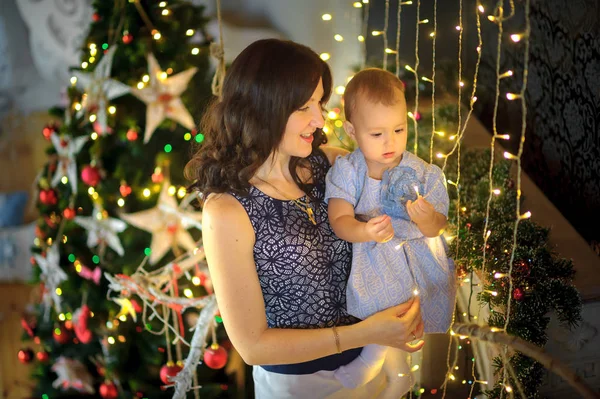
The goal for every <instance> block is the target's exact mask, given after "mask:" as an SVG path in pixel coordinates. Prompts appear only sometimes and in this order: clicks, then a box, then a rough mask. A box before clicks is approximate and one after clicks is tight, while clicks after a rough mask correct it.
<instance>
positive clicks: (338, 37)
mask: <svg viewBox="0 0 600 399" xmlns="http://www.w3.org/2000/svg"><path fill="white" fill-rule="evenodd" d="M333 38H334V39H335V41H337V42H341V41H344V36H342V35H335V36H333Z"/></svg>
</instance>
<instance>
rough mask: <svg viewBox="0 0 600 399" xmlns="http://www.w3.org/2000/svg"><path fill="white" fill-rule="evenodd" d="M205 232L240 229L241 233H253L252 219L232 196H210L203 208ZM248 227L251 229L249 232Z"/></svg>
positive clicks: (220, 194) (222, 194) (221, 194)
mask: <svg viewBox="0 0 600 399" xmlns="http://www.w3.org/2000/svg"><path fill="white" fill-rule="evenodd" d="M202 224H203V230H205V229H207V228H208V229H211V230H218V231H220V232H225V231H230V230H232V229H240V231H238V233H239V232H252V225H251V223H250V218H249V217H248V214H247V213H246V210H245V209H244V207H243V206H242V204H241V203H240V202H239V201H238V200H237V199H236V198H235V197H234V196H232V195H231V194H227V193H219V194H210V195H209V196H208V198H207V199H206V201H204V205H203V207H202ZM247 227H249V228H250V229H249V230H248V229H247Z"/></svg>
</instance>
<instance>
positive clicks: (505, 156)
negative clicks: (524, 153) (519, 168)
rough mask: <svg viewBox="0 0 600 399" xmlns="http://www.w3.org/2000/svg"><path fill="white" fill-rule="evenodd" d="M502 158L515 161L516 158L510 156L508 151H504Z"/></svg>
mask: <svg viewBox="0 0 600 399" xmlns="http://www.w3.org/2000/svg"><path fill="white" fill-rule="evenodd" d="M504 158H506V159H517V156H515V155H513V154H511V153H510V152H508V151H504Z"/></svg>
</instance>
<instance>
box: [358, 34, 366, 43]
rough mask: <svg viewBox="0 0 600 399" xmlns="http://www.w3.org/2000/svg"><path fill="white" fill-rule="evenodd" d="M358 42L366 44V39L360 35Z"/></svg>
mask: <svg viewBox="0 0 600 399" xmlns="http://www.w3.org/2000/svg"><path fill="white" fill-rule="evenodd" d="M358 41H359V42H361V43H362V42H364V41H365V37H364V36H363V35H358Z"/></svg>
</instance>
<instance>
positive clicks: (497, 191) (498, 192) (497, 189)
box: [492, 188, 501, 195]
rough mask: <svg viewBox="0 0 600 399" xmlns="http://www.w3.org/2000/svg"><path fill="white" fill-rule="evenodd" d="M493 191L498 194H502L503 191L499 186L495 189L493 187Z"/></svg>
mask: <svg viewBox="0 0 600 399" xmlns="http://www.w3.org/2000/svg"><path fill="white" fill-rule="evenodd" d="M492 192H493V193H494V194H496V195H500V192H501V191H500V189H499V188H495V189H493V190H492Z"/></svg>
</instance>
